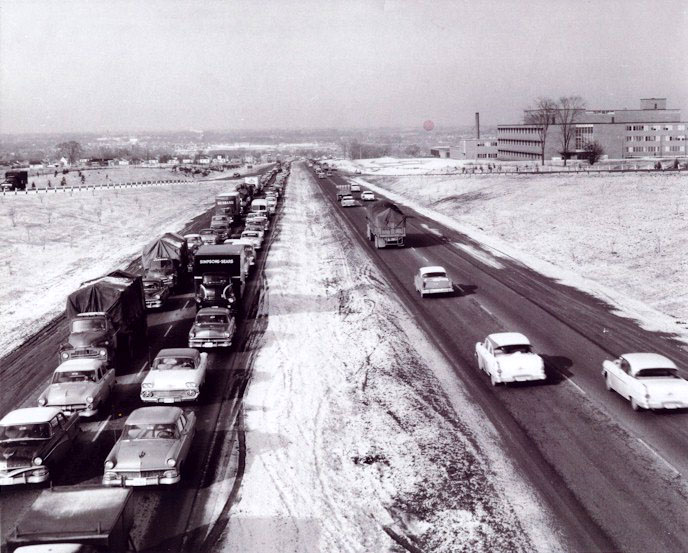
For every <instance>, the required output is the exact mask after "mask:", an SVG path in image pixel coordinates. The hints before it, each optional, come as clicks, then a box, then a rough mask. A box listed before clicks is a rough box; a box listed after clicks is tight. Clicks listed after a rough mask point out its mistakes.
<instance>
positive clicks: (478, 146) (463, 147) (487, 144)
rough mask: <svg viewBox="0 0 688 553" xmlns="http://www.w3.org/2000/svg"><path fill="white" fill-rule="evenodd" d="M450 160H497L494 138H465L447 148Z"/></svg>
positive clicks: (495, 140)
mask: <svg viewBox="0 0 688 553" xmlns="http://www.w3.org/2000/svg"><path fill="white" fill-rule="evenodd" d="M449 157H450V158H452V159H497V139H496V138H465V139H463V140H459V143H458V144H457V145H456V146H451V147H450V148H449Z"/></svg>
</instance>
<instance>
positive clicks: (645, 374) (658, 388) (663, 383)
mask: <svg viewBox="0 0 688 553" xmlns="http://www.w3.org/2000/svg"><path fill="white" fill-rule="evenodd" d="M602 377H603V378H604V382H605V387H606V388H607V390H609V391H614V392H616V393H618V394H619V395H620V396H621V397H623V398H625V399H627V400H629V402H630V403H631V408H632V409H633V410H634V411H638V410H640V409H688V381H687V380H686V379H684V378H683V377H682V376H681V375H680V374H679V372H678V367H677V366H676V364H675V363H674V362H673V361H672V360H671V359H669V358H668V357H665V356H663V355H660V354H658V353H624V354H623V355H621V356H619V357H618V358H617V359H615V360H614V361H610V360H605V361H604V362H603V363H602Z"/></svg>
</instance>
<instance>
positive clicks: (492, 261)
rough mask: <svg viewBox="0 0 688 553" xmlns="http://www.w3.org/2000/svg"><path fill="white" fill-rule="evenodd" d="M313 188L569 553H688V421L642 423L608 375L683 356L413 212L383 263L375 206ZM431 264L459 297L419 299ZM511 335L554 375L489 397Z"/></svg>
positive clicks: (685, 361)
mask: <svg viewBox="0 0 688 553" xmlns="http://www.w3.org/2000/svg"><path fill="white" fill-rule="evenodd" d="M314 179H315V181H316V182H317V183H318V185H319V186H320V188H321V190H322V192H323V196H324V198H325V199H326V201H329V202H331V204H332V205H335V206H336V207H337V210H338V212H339V214H340V215H341V219H342V226H344V225H346V227H348V229H349V230H350V232H351V233H352V234H353V235H354V237H355V238H356V240H357V241H358V242H359V243H360V245H361V246H362V247H363V248H365V249H366V250H367V251H368V253H369V254H370V256H371V257H372V258H373V259H374V260H375V262H376V264H377V266H378V267H379V268H380V269H381V270H382V272H383V274H384V275H385V277H386V278H387V280H388V282H389V284H390V286H391V289H390V293H392V294H396V295H398V297H399V298H400V299H401V301H402V302H403V303H404V305H405V306H406V308H407V309H408V310H409V311H410V312H411V313H412V314H413V315H414V317H415V318H416V320H417V322H418V324H419V325H420V326H421V327H422V328H423V329H424V331H425V333H426V334H427V335H428V337H429V338H430V339H431V340H432V341H433V342H434V343H435V344H436V346H437V347H438V348H439V349H440V350H441V351H442V352H443V353H444V355H445V356H446V358H447V359H448V360H449V362H450V363H451V364H452V366H453V367H454V372H455V375H456V378H457V379H458V380H459V382H460V384H461V385H462V386H463V387H464V388H465V389H466V391H467V392H468V393H469V394H470V396H471V397H472V398H473V400H474V401H475V402H476V403H477V404H479V405H480V406H481V408H482V409H483V411H484V412H485V414H486V416H487V417H489V419H490V420H491V421H492V423H493V424H494V425H495V426H496V428H497V429H498V431H499V432H500V434H501V436H502V438H503V441H504V443H505V445H506V448H507V451H508V453H509V455H510V457H511V458H512V459H513V460H514V461H515V463H516V466H517V467H518V470H519V471H520V472H522V473H523V474H524V475H525V476H526V477H527V479H528V480H529V481H530V482H531V483H532V484H533V486H534V487H535V489H536V490H537V491H538V492H539V493H540V495H541V497H542V498H543V500H544V501H545V502H546V505H547V506H548V508H549V509H550V510H551V512H552V515H553V518H554V519H556V520H558V521H559V522H560V524H561V531H562V532H563V533H564V536H565V542H566V543H567V544H568V546H569V548H570V550H571V551H624V552H638V553H640V552H643V553H647V552H677V553H678V552H684V551H688V525H686V520H687V517H686V500H687V497H688V495H687V492H688V489H687V488H686V485H685V476H686V475H688V459H687V458H686V455H685V451H686V450H688V430H687V428H686V424H687V423H688V413H686V412H685V411H683V412H673V413H659V412H647V411H646V412H634V411H632V410H631V408H630V406H629V403H628V401H626V400H624V399H622V398H621V397H620V396H619V395H618V394H614V393H610V392H608V391H606V389H605V386H604V381H603V378H602V376H601V366H602V362H603V360H604V359H612V358H615V357H617V356H618V355H619V354H621V353H628V352H634V351H653V352H657V353H662V354H664V355H666V356H668V357H669V358H671V359H673V360H674V361H675V362H676V363H677V364H678V365H679V366H680V367H683V368H684V369H685V368H686V367H688V353H686V350H684V349H683V348H682V347H681V344H680V343H678V342H677V341H675V340H673V339H671V337H668V336H663V335H660V334H658V333H652V332H648V331H646V330H643V329H641V328H640V327H639V326H638V325H637V324H636V323H634V322H633V321H631V320H629V319H624V318H621V317H619V316H617V315H615V314H613V313H612V308H611V307H610V306H608V305H606V304H604V303H603V302H602V301H600V300H598V299H596V298H593V297H591V296H589V295H587V294H585V293H583V292H580V291H578V290H576V289H573V288H570V287H567V286H564V285H561V284H559V283H557V282H555V281H553V280H552V279H549V278H547V277H544V276H542V275H540V274H538V273H536V272H534V271H532V270H530V269H528V268H527V267H525V266H523V265H522V264H521V263H519V262H518V261H517V260H514V259H511V258H509V257H508V256H501V255H500V256H495V255H493V254H492V253H490V252H489V251H485V250H483V249H482V248H481V247H480V245H479V244H478V243H476V242H474V241H473V240H471V239H470V238H469V237H467V236H465V235H462V234H460V233H458V232H456V231H453V230H451V229H448V228H445V227H443V226H442V225H440V224H437V223H436V222H434V221H433V220H430V219H427V218H425V217H423V216H421V215H419V214H418V213H415V212H413V211H411V210H409V209H407V208H403V207H402V210H403V211H404V213H406V214H407V215H410V217H409V219H408V221H407V233H408V234H407V239H406V246H405V247H404V248H394V247H390V248H384V249H380V250H377V249H375V248H374V246H373V243H372V242H369V241H368V240H367V238H366V233H365V231H366V224H365V209H364V206H363V204H364V202H361V201H359V204H360V206H359V207H351V208H342V207H339V205H338V203H337V201H336V188H335V184H337V183H339V184H344V183H345V182H346V181H345V177H343V176H340V175H337V174H333V176H331V177H327V178H325V179H318V178H317V177H315V176H314ZM355 196H358V194H355ZM378 197H379V195H378ZM425 265H442V266H444V267H445V268H446V269H447V271H448V273H449V276H450V277H451V278H452V279H453V281H454V283H456V284H458V285H459V286H458V288H459V290H457V293H455V294H454V295H452V296H450V297H436V298H424V299H421V298H420V297H419V295H418V293H417V292H416V291H415V289H414V287H413V275H414V273H415V272H416V271H417V269H418V268H419V267H421V266H425ZM500 331H519V332H523V333H524V334H526V336H528V337H529V338H530V339H531V341H532V343H533V344H534V346H535V349H536V351H537V352H538V353H540V354H541V355H542V356H543V357H544V359H545V362H546V371H547V380H546V382H545V383H544V384H542V383H541V384H517V385H509V386H504V385H500V386H498V387H492V386H491V385H490V382H489V377H488V376H487V375H486V374H484V373H482V372H480V371H479V370H478V368H477V363H476V361H475V358H474V351H475V349H474V348H475V343H476V342H478V341H482V340H483V339H484V338H485V336H486V335H488V334H490V333H493V332H500ZM684 375H685V373H684Z"/></svg>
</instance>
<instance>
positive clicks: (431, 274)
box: [423, 271, 447, 278]
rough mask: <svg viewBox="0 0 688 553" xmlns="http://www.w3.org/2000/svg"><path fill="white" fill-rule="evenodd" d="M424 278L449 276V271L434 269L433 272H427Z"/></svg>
mask: <svg viewBox="0 0 688 553" xmlns="http://www.w3.org/2000/svg"><path fill="white" fill-rule="evenodd" d="M423 278H447V273H443V272H441V271H433V272H432V273H425V274H424V275H423Z"/></svg>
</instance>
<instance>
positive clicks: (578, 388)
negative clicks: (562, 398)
mask: <svg viewBox="0 0 688 553" xmlns="http://www.w3.org/2000/svg"><path fill="white" fill-rule="evenodd" d="M566 381H567V382H568V383H569V384H571V386H573V387H574V388H575V389H576V390H578V391H579V392H580V393H581V394H583V395H584V396H587V395H588V394H587V393H586V392H585V390H584V389H583V388H581V387H580V386H579V385H578V384H576V383H575V382H574V381H573V380H571V379H570V378H567V379H566Z"/></svg>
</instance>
